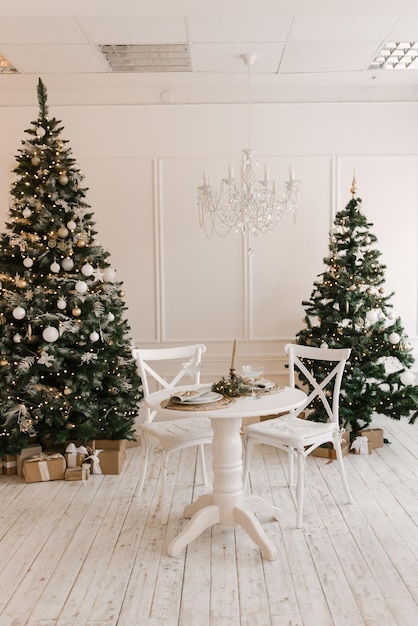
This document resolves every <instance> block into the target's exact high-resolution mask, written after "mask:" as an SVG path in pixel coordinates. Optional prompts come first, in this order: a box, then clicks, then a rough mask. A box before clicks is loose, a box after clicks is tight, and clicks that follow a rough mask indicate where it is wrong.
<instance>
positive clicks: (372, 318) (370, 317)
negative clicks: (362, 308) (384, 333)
mask: <svg viewBox="0 0 418 626" xmlns="http://www.w3.org/2000/svg"><path fill="white" fill-rule="evenodd" d="M366 320H367V321H368V322H371V323H373V322H377V312H376V311H375V310H374V309H372V310H371V311H367V313H366Z"/></svg>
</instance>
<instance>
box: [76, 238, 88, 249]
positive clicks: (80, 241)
mask: <svg viewBox="0 0 418 626" xmlns="http://www.w3.org/2000/svg"><path fill="white" fill-rule="evenodd" d="M85 245H86V242H85V241H84V239H77V248H84V247H85Z"/></svg>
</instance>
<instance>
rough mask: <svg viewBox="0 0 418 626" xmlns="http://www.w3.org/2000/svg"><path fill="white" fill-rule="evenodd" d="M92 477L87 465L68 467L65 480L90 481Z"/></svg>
mask: <svg viewBox="0 0 418 626" xmlns="http://www.w3.org/2000/svg"><path fill="white" fill-rule="evenodd" d="M89 476H90V467H88V466H87V465H86V463H85V464H84V465H83V466H80V467H67V469H66V470H65V474H64V478H65V480H88V478H89Z"/></svg>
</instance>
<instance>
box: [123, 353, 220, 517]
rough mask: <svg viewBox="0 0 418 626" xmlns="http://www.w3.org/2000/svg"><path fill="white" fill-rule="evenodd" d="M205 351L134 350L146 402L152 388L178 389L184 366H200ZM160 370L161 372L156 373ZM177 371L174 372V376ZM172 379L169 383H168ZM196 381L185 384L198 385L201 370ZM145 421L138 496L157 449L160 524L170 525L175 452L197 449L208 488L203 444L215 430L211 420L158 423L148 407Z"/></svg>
mask: <svg viewBox="0 0 418 626" xmlns="http://www.w3.org/2000/svg"><path fill="white" fill-rule="evenodd" d="M205 351H206V346H205V345H204V344H192V345H188V346H179V347H174V348H133V349H132V354H133V357H134V359H135V360H136V363H137V366H138V370H139V374H140V376H141V380H142V387H143V392H144V400H145V399H146V398H147V396H148V395H149V393H150V385H153V386H155V387H156V388H155V389H151V391H156V390H157V388H158V389H171V388H173V387H175V386H177V385H178V384H179V382H180V380H181V379H182V378H183V376H184V375H185V374H186V368H185V367H184V364H185V363H193V364H195V363H200V362H201V358H202V354H203V353H204V352H205ZM157 369H158V370H159V371H157ZM173 372H174V373H173ZM187 376H189V374H187ZM167 378H169V380H167ZM193 378H194V380H193V381H192V380H191V379H190V378H189V380H187V382H186V381H183V384H189V383H192V382H193V384H198V383H199V382H200V371H197V372H196V373H195V374H194V377H193ZM145 411H146V413H145V415H146V418H145V422H144V423H143V424H141V425H140V431H141V444H142V446H143V463H142V468H141V476H140V480H139V489H138V494H140V493H141V491H142V488H143V486H144V481H145V476H146V472H147V466H148V458H149V454H150V451H151V450H152V449H154V450H155V451H157V452H158V453H160V455H161V476H160V480H161V521H162V523H163V524H165V523H167V518H168V510H167V508H168V507H167V463H168V460H169V456H170V454H171V453H172V452H174V451H176V450H180V449H182V448H188V447H190V446H198V457H199V461H200V468H201V474H202V479H203V482H204V484H205V485H207V483H208V481H207V475H206V466H205V455H204V449H203V445H204V444H211V443H212V439H213V430H212V427H211V422H210V419H209V418H203V419H200V418H199V419H193V417H191V418H180V419H175V412H174V411H173V419H172V420H165V421H155V417H156V416H157V415H158V412H157V411H152V410H151V409H149V408H148V407H146V409H145Z"/></svg>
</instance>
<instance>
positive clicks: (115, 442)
mask: <svg viewBox="0 0 418 626" xmlns="http://www.w3.org/2000/svg"><path fill="white" fill-rule="evenodd" d="M126 443H127V441H126V439H95V440H94V441H88V442H87V446H88V447H89V448H93V449H94V450H123V451H125V450H126Z"/></svg>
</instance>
